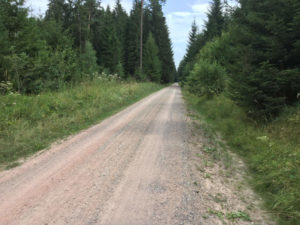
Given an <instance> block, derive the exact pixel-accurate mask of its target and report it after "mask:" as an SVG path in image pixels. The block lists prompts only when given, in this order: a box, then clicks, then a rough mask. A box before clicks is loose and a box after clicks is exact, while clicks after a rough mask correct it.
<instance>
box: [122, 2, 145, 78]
mask: <svg viewBox="0 0 300 225" xmlns="http://www.w3.org/2000/svg"><path fill="white" fill-rule="evenodd" d="M140 16H141V3H140V1H138V0H135V1H134V3H133V8H132V10H131V12H130V17H129V19H128V21H127V26H126V36H125V42H126V45H125V62H124V66H125V73H126V74H127V76H135V75H137V73H138V68H139V51H140V45H139V43H140V42H139V37H140ZM136 78H138V77H136Z"/></svg>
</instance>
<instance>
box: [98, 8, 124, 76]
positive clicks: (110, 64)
mask: <svg viewBox="0 0 300 225" xmlns="http://www.w3.org/2000/svg"><path fill="white" fill-rule="evenodd" d="M100 35H101V39H100V40H101V42H100V43H99V44H100V49H101V55H100V64H101V65H102V66H103V67H104V68H106V69H109V71H110V72H112V73H114V72H115V71H116V67H117V65H118V64H119V62H120V61H121V45H120V42H119V40H118V37H117V32H116V27H115V24H114V18H113V14H112V12H111V10H110V8H109V7H107V9H106V11H105V15H104V17H103V27H102V29H101V34H100Z"/></svg>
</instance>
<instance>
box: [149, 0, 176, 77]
mask: <svg viewBox="0 0 300 225" xmlns="http://www.w3.org/2000/svg"><path fill="white" fill-rule="evenodd" d="M164 2H165V1H160V0H150V2H149V10H150V13H151V14H150V21H151V26H150V31H151V32H152V33H153V36H154V39H155V41H156V43H157V45H158V49H159V58H160V61H161V64H162V77H161V79H162V82H164V83H169V82H173V81H174V79H175V73H176V68H175V64H174V59H173V50H172V45H171V40H170V37H169V30H168V26H167V24H166V18H165V17H164V15H163V11H162V4H163V3H164Z"/></svg>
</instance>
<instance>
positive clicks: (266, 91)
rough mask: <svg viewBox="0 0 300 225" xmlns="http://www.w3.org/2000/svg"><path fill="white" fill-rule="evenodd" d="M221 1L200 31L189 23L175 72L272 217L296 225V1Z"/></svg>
mask: <svg viewBox="0 0 300 225" xmlns="http://www.w3.org/2000/svg"><path fill="white" fill-rule="evenodd" d="M226 2H227V1H222V0H212V1H211V4H210V8H209V11H208V13H207V20H206V21H205V25H204V27H203V30H200V28H199V27H198V26H197V21H195V22H194V23H193V24H192V29H191V31H190V35H189V43H188V48H187V52H186V55H185V56H184V59H183V60H182V61H181V63H180V65H179V68H178V77H179V79H180V82H181V84H182V86H183V87H184V88H183V89H184V90H185V91H184V94H185V98H186V101H187V104H188V105H191V106H192V107H193V109H194V110H196V111H197V112H198V113H199V115H200V118H203V119H204V120H205V122H206V123H208V124H209V125H210V126H211V127H212V128H213V130H214V131H216V133H218V134H220V135H222V139H224V140H225V141H226V145H228V146H229V147H230V149H231V150H232V151H234V152H235V153H237V154H238V155H239V156H241V157H242V158H243V159H244V162H245V163H246V164H247V167H248V169H249V172H250V174H251V176H252V178H251V179H250V184H251V185H252V186H253V188H254V189H255V190H256V191H257V193H259V194H261V197H262V198H263V199H264V202H265V206H266V210H267V212H268V213H269V214H270V216H271V217H272V218H274V219H275V220H276V221H277V222H278V224H282V225H298V224H299V221H300V213H299V212H300V151H299V150H300V148H299V146H300V139H299V136H300V130H299V126H300V60H299V59H300V1H299V0H238V1H237V2H238V4H237V5H236V6H235V7H232V6H230V5H228V4H227V3H226ZM215 142H216V143H217V142H218V141H215ZM232 163H234V162H232Z"/></svg>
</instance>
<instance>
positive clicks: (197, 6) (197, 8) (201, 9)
mask: <svg viewBox="0 0 300 225" xmlns="http://www.w3.org/2000/svg"><path fill="white" fill-rule="evenodd" d="M191 8H192V10H193V12H195V13H200V14H206V13H207V11H208V8H209V3H201V2H200V1H197V2H196V3H194V4H193V5H191Z"/></svg>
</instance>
